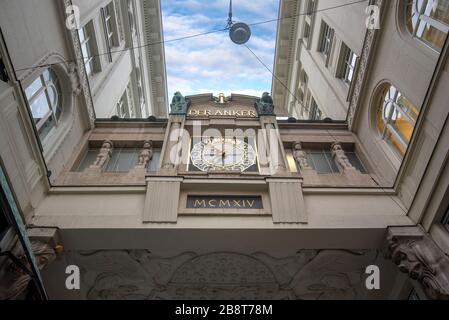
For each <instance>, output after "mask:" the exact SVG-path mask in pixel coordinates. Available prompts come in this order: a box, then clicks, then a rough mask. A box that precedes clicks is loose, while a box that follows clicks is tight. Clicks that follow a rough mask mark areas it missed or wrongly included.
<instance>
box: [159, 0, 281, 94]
mask: <svg viewBox="0 0 449 320" xmlns="http://www.w3.org/2000/svg"><path fill="white" fill-rule="evenodd" d="M161 4H162V15H163V28H164V40H165V41H167V40H171V39H176V38H179V37H184V36H189V35H194V34H199V33H204V32H208V31H212V30H220V29H223V28H225V27H226V24H227V19H228V11H229V0H202V1H201V0H162V1H161ZM278 8H279V0H264V1H256V0H234V1H233V20H234V21H235V22H245V23H247V24H251V23H255V22H260V21H266V20H271V19H277V17H278ZM276 28H277V22H276V21H274V22H269V23H265V24H261V25H258V26H251V33H252V35H251V39H250V40H249V41H248V43H247V45H248V47H250V48H251V50H253V51H254V53H256V54H257V56H258V57H259V58H260V59H261V60H262V61H263V62H264V63H265V64H266V65H267V66H268V67H269V68H270V69H271V70H273V61H274V52H275V42H276ZM165 57H166V65H167V66H166V67H167V82H168V96H169V100H170V101H171V98H172V96H173V93H174V92H176V91H180V92H181V93H182V94H183V95H184V96H187V95H192V94H199V93H213V94H214V95H218V93H221V92H223V93H225V94H226V95H229V94H231V93H240V94H247V95H255V96H261V95H262V93H263V92H265V91H267V92H271V83H272V75H271V73H270V72H269V71H268V70H267V69H266V68H265V67H264V66H263V65H262V64H261V63H260V62H259V61H257V59H256V58H255V57H254V56H253V55H252V54H251V52H250V51H249V50H248V49H247V48H246V47H245V46H243V45H237V44H234V43H233V42H232V41H231V40H230V38H229V34H228V32H227V31H222V32H217V33H212V34H208V35H203V36H199V37H195V38H190V39H187V40H181V41H173V42H166V43H165Z"/></svg>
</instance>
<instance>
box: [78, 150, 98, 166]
mask: <svg viewBox="0 0 449 320" xmlns="http://www.w3.org/2000/svg"><path fill="white" fill-rule="evenodd" d="M98 151H99V150H98V149H89V150H87V152H86V154H85V156H84V159H83V160H82V161H81V163H80V165H79V167H78V169H77V171H84V170H85V169H87V168H89V167H90V166H91V165H92V164H94V162H95V160H96V159H97V155H98Z"/></svg>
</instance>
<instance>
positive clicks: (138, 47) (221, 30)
mask: <svg viewBox="0 0 449 320" xmlns="http://www.w3.org/2000/svg"><path fill="white" fill-rule="evenodd" d="M367 1H369V0H357V1H354V2H348V3H345V4H341V5H337V6H332V7H327V8H323V9H317V10H313V11H310V12H303V13H299V14H296V15H290V16H285V17H280V18H276V19H270V20H264V21H259V22H255V23H250V24H248V25H249V26H257V25H261V24H266V23H271V22H277V21H281V20H285V19H291V18H295V17H299V16H303V15H310V14H314V13H318V12H325V11H329V10H335V9H339V8H343V7H347V6H351V5H355V4H359V3H362V2H367ZM229 28H230V27H229V26H226V27H225V28H221V29H216V30H211V31H206V32H201V33H196V34H192V35H186V36H183V37H179V38H173V39H169V40H161V41H156V42H150V43H145V44H142V45H138V46H130V47H126V48H123V49H119V50H111V51H108V52H102V53H97V54H93V55H90V56H83V57H82V58H80V59H79V60H82V61H85V60H89V59H91V58H96V57H101V56H105V55H110V54H114V53H119V52H125V51H129V50H133V49H140V48H145V47H150V46H154V45H159V44H166V43H171V42H177V41H183V40H187V39H192V38H196V37H201V36H206V35H209V34H214V33H219V32H224V31H228V30H229ZM77 60H78V59H75V60H62V61H59V62H55V63H45V64H39V65H35V66H29V67H22V68H18V69H15V71H26V70H30V69H38V68H48V67H51V66H53V65H58V64H65V63H73V62H75V61H77Z"/></svg>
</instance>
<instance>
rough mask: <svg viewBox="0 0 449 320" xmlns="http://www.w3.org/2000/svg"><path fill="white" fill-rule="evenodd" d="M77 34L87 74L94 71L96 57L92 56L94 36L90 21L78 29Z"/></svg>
mask: <svg viewBox="0 0 449 320" xmlns="http://www.w3.org/2000/svg"><path fill="white" fill-rule="evenodd" d="M78 35H79V38H80V43H81V51H82V53H83V58H84V65H85V66H86V73H87V75H88V76H89V75H91V74H92V73H93V72H94V71H96V70H95V69H96V68H95V60H96V58H95V57H94V54H93V52H94V49H93V46H94V42H95V37H94V30H93V25H92V22H89V23H87V24H86V25H85V26H84V27H83V28H81V29H80V30H78Z"/></svg>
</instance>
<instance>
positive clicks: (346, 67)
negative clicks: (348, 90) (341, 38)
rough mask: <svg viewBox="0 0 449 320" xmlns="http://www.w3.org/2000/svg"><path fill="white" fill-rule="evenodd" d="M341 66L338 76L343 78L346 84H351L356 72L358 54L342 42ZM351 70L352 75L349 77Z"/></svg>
mask: <svg viewBox="0 0 449 320" xmlns="http://www.w3.org/2000/svg"><path fill="white" fill-rule="evenodd" d="M341 46H342V48H341V53H340V54H341V67H340V72H339V78H340V79H341V80H343V82H344V83H346V84H347V85H348V86H351V84H352V82H353V80H354V77H355V74H356V72H357V65H358V62H359V56H358V55H357V54H356V53H355V52H354V51H352V50H351V48H349V47H348V46H347V45H346V44H345V43H344V42H342V44H341ZM351 71H352V76H351V77H350V74H351Z"/></svg>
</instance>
